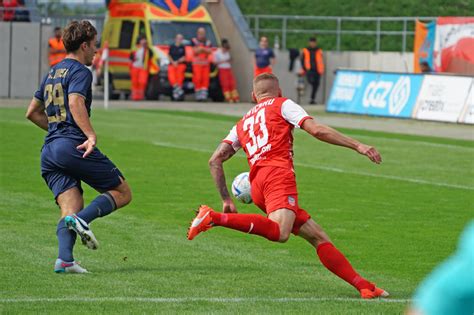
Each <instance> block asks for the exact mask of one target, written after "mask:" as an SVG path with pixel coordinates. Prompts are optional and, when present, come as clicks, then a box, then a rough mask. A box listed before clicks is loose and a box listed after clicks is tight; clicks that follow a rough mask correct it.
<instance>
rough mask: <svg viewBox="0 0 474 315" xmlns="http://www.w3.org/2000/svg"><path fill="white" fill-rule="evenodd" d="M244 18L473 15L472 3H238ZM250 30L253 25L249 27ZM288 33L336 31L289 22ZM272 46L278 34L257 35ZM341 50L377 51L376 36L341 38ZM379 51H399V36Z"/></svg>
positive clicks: (269, 24) (388, 25) (348, 24)
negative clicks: (297, 30)
mask: <svg viewBox="0 0 474 315" xmlns="http://www.w3.org/2000/svg"><path fill="white" fill-rule="evenodd" d="M237 3H238V4H239V6H240V9H241V10H242V13H243V14H244V15H247V14H270V15H305V16H354V17H357V16H372V17H378V16H381V17H383V16H463V15H464V16H465V15H470V14H471V15H472V12H474V0H454V1H446V0H424V1H413V0H397V1H374V0H367V1H360V0H329V1H320V0H293V1H290V0H259V1H255V0H237ZM250 27H251V28H252V29H253V28H254V25H253V23H251V25H250ZM259 27H260V29H262V28H272V29H281V28H282V23H281V21H280V20H261V21H260V25H259ZM376 27H377V25H376V22H353V21H345V22H343V23H342V29H343V30H376ZM288 29H290V30H291V29H306V30H312V29H323V30H324V29H329V30H335V29H336V22H335V21H329V22H328V21H289V22H288ZM381 30H385V31H401V30H403V22H382V24H381ZM407 30H409V31H410V30H414V23H413V22H409V23H408V24H407ZM260 35H266V36H268V37H269V39H270V41H271V42H272V43H273V41H274V39H275V35H278V36H279V37H280V40H281V34H276V33H273V32H267V33H265V32H260ZM314 35H317V36H318V40H319V45H320V46H321V47H323V48H324V49H326V50H334V49H336V36H335V35H325V34H320V35H318V34H314ZM309 36H310V35H309V34H288V35H287V47H288V48H290V47H295V48H299V47H303V46H305V45H306V43H307V38H308V37H309ZM406 44H407V46H406V50H407V51H412V50H413V36H408V37H407V41H406ZM340 47H341V50H372V51H374V50H375V49H376V38H375V35H343V36H342V37H341V46H340ZM380 50H382V51H401V50H402V36H395V35H385V36H382V37H381V40H380Z"/></svg>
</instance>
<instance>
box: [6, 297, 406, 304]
mask: <svg viewBox="0 0 474 315" xmlns="http://www.w3.org/2000/svg"><path fill="white" fill-rule="evenodd" d="M411 301H412V300H411V299H391V298H386V299H372V300H363V299H360V298H340V297H308V298H304V297H302V298H291V297H287V298H251V297H250V298H247V297H236V298H212V297H211V298H209V297H185V298H173V297H171V298H153V297H95V298H91V297H64V298H47V297H43V298H41V297H38V298H10V299H0V303H44V302H46V303H59V302H82V303H97V302H99V303H100V302H128V303H130V302H140V303H194V302H210V303H255V302H269V303H291V302H293V303H297V302H359V303H366V302H367V303H409V302H411Z"/></svg>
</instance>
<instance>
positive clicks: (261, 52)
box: [255, 48, 275, 68]
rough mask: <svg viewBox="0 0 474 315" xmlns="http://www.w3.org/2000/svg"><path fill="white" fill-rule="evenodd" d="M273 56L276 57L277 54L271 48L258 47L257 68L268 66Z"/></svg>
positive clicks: (256, 55) (256, 54)
mask: <svg viewBox="0 0 474 315" xmlns="http://www.w3.org/2000/svg"><path fill="white" fill-rule="evenodd" d="M271 58H275V54H274V53H273V50H272V49H271V48H257V50H255V59H256V63H257V68H265V67H268V66H269V65H270V59H271Z"/></svg>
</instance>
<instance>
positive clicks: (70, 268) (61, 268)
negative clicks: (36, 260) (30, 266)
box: [54, 258, 88, 273]
mask: <svg viewBox="0 0 474 315" xmlns="http://www.w3.org/2000/svg"><path fill="white" fill-rule="evenodd" d="M54 272H56V273H88V271H87V270H86V269H85V268H82V267H81V266H80V265H79V264H78V263H77V262H75V261H73V262H65V261H64V260H62V259H59V258H58V259H56V263H55V264H54Z"/></svg>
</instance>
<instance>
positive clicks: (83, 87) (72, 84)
mask: <svg viewBox="0 0 474 315" xmlns="http://www.w3.org/2000/svg"><path fill="white" fill-rule="evenodd" d="M91 84H92V72H91V71H90V70H89V69H87V68H86V67H84V68H82V69H81V70H78V71H76V72H74V73H73V74H72V75H71V79H70V80H69V84H68V90H67V93H68V95H70V94H79V95H81V96H82V97H84V98H87V95H88V91H89V89H90V88H91Z"/></svg>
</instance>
